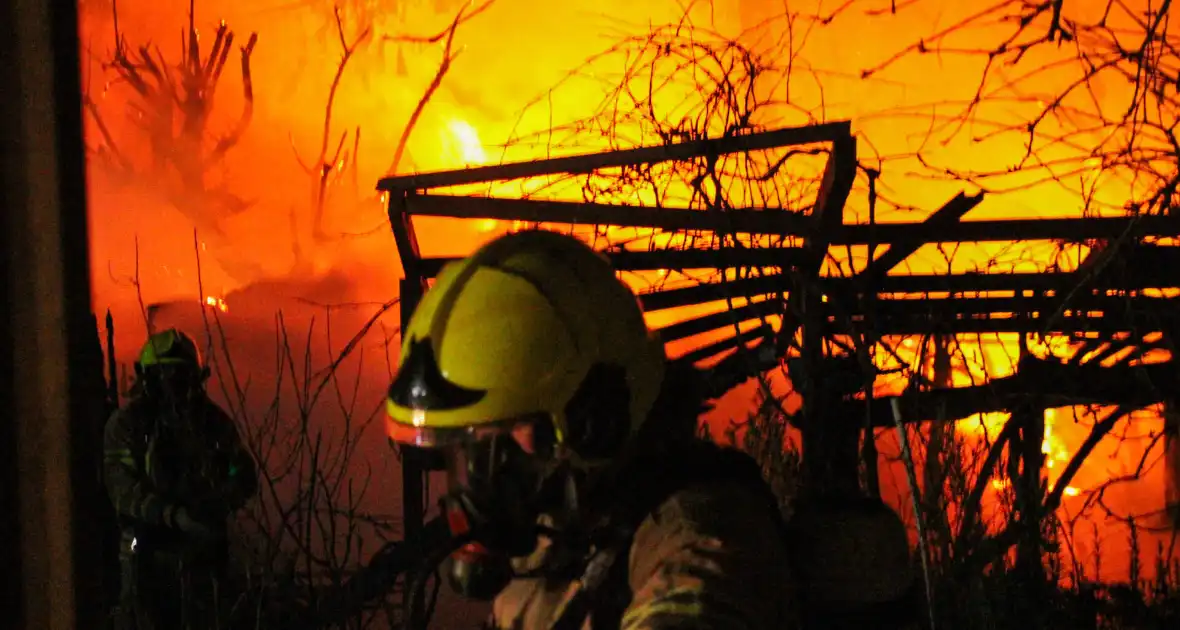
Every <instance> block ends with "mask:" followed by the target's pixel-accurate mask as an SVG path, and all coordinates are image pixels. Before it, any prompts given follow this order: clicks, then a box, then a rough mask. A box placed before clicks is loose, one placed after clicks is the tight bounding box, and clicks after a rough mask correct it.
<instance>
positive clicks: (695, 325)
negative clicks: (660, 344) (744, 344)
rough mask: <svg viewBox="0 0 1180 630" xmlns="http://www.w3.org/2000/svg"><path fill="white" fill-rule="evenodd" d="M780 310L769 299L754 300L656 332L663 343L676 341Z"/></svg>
mask: <svg viewBox="0 0 1180 630" xmlns="http://www.w3.org/2000/svg"><path fill="white" fill-rule="evenodd" d="M781 310H782V305H781V304H775V303H772V302H771V301H767V302H755V303H753V304H746V305H744V306H739V307H737V308H732V309H728V310H724V311H721V312H719V313H711V314H709V315H702V316H700V317H694V318H692V319H688V320H685V321H682V322H677V323H675V324H669V325H668V326H665V327H663V328H660V329H659V330H658V331H657V332H659V334H660V338H661V339H663V340H664V342H665V343H667V342H670V341H677V340H680V339H688V338H689V337H693V336H696V335H699V334H701V333H706V332H709V331H711V330H718V329H720V328H726V327H732V326H736V325H738V324H740V323H742V322H745V321H750V320H753V319H760V318H762V317H766V316H769V315H775V314H777V313H778V312H780V311H781Z"/></svg>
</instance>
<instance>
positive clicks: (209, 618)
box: [103, 329, 257, 630]
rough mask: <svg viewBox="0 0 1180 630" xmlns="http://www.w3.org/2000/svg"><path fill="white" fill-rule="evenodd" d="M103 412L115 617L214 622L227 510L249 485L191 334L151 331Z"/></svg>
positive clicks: (247, 469) (129, 621)
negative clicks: (115, 534)
mask: <svg viewBox="0 0 1180 630" xmlns="http://www.w3.org/2000/svg"><path fill="white" fill-rule="evenodd" d="M135 372H136V382H135V385H134V387H133V390H132V398H131V400H130V401H129V402H128V403H127V405H126V406H125V407H124V408H122V409H120V410H118V411H116V412H115V413H114V414H113V415H112V416H111V418H110V419H109V420H108V421H107V424H106V429H105V433H104V439H103V442H104V444H103V447H104V482H105V484H106V489H107V494H108V495H109V497H110V499H111V502H112V503H113V504H114V505H115V510H116V511H117V513H118V515H119V519H120V525H121V528H122V542H121V547H120V563H121V567H122V588H121V590H120V603H119V610H118V613H117V620H118V624H119V625H120V627H123V628H138V629H140V630H145V629H167V630H171V629H185V628H197V629H203V628H212V627H214V623H215V622H214V616H215V615H217V614H218V613H217V599H218V593H217V591H218V588H219V587H220V585H221V583H222V579H223V576H224V571H225V564H226V559H227V558H226V556H227V553H228V548H227V538H226V528H227V520H228V518H229V517H230V515H231V514H233V513H234V512H235V511H237V510H238V509H239V508H241V507H242V506H243V505H244V504H245V502H246V501H247V500H248V499H250V498H251V497H252V496H253V495H254V493H255V492H256V491H257V477H256V467H255V463H254V460H253V458H252V457H251V456H250V454H249V452H248V451H247V450H246V449H245V448H244V447H243V445H242V443H241V440H240V439H239V436H238V432H237V430H236V429H235V427H234V423H233V420H232V419H231V418H230V417H229V416H228V415H227V414H226V413H225V412H224V411H223V410H222V409H221V408H219V407H218V406H217V405H216V404H214V403H213V402H212V401H211V400H209V398H208V397H207V395H206V393H205V387H204V383H205V381H206V379H207V378H208V376H209V371H208V369H207V368H205V367H204V366H203V365H202V364H201V357H200V353H199V351H198V350H197V346H196V344H195V343H194V341H193V339H192V338H191V337H189V336H188V335H186V334H184V333H183V332H180V331H177V330H175V329H169V330H165V331H163V332H160V333H157V334H154V335H152V336H151V337H150V338H149V339H148V341H147V343H145V344H144V346H143V349H142V351H141V352H140V354H139V360H138V361H137V362H136V364H135Z"/></svg>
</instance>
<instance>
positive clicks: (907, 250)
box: [856, 192, 983, 286]
mask: <svg viewBox="0 0 1180 630" xmlns="http://www.w3.org/2000/svg"><path fill="white" fill-rule="evenodd" d="M980 201H983V193H980V194H978V195H975V196H973V197H968V196H967V195H965V194H963V193H961V192H960V193H959V194H957V195H955V196H954V198H953V199H951V200H950V201H948V202H946V203H945V204H943V206H942V207H941V208H939V209H938V210H936V211H935V212H934V213H933V214H931V215H930V216H929V217H927V218H926V220H925V221H923V222H922V225H923V226H924V227H926V229H928V230H930V229H945V228H947V227H950V226H952V225H954V224H955V223H958V222H959V220H960V219H962V218H963V215H965V214H967V213H968V212H970V211H971V210H973V209H975V207H976V206H978V205H979V202H980ZM926 242H927V241H924V240H922V239H921V238H917V237H914V236H912V235H911V236H910V238H909V239H906V240H898V241H894V242H892V243H890V244H889V249H887V250H885V253H884V254H881V255H880V256H878V257H877V258H875V259H874V260H873V261H872V262H870V263H869V264H868V266H867V267H865V269H864V270H862V271H861V272H860V273H858V274H857V275H856V277H857V278H858V279H860V280H862V281H863V282H864V283H865V284H866V285H869V286H871V285H873V284H875V283H876V282H878V281H879V280H880V279H881V278H883V277H885V276H886V275H887V274H888V273H889V272H890V271H892V270H893V268H894V267H896V266H898V265H900V264H901V263H902V261H904V260H905V259H906V258H909V257H910V256H911V255H913V253H914V252H916V251H918V250H919V249H920V248H921V247H922V246H923V245H925V244H926Z"/></svg>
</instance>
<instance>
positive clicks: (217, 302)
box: [205, 295, 229, 313]
mask: <svg viewBox="0 0 1180 630" xmlns="http://www.w3.org/2000/svg"><path fill="white" fill-rule="evenodd" d="M205 305H206V306H212V307H213V308H216V309H217V310H219V311H221V312H222V313H228V312H229V306H228V305H227V304H226V303H225V300H223V299H221V298H219V297H213V296H212V295H208V296H205Z"/></svg>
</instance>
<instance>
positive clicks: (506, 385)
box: [387, 231, 795, 630]
mask: <svg viewBox="0 0 1180 630" xmlns="http://www.w3.org/2000/svg"><path fill="white" fill-rule="evenodd" d="M669 366H670V364H668V362H667V360H666V357H665V353H664V348H663V344H662V343H661V342H660V340H659V339H658V338H657V336H656V335H655V334H654V333H652V332H651V331H649V330H648V328H647V326H646V324H645V321H644V317H643V313H642V311H641V309H640V307H639V304H638V301H637V299H636V296H635V295H634V293H632V292H631V291H630V289H629V288H628V287H627V286H626V285H625V284H623V283H622V282H621V281H620V280H619V279H618V278H617V277H616V275H615V273H614V271H613V270H612V269H611V267H610V266H609V264H608V262H607V261H606V260H605V259H603V258H602V257H601V256H600V255H598V254H597V253H596V252H594V251H593V250H592V249H590V248H589V247H587V246H586V245H585V244H583V243H582V242H581V241H579V240H577V239H575V238H573V237H569V236H565V235H561V234H556V233H552V232H545V231H524V232H517V233H514V234H510V235H506V236H503V237H501V238H499V239H497V240H494V241H492V242H491V243H489V244H487V245H486V246H484V247H483V248H481V249H480V250H479V251H477V252H476V253H475V254H473V255H472V256H470V257H469V258H466V259H464V260H461V261H459V262H456V263H453V264H451V265H448V266H447V267H446V268H444V269H443V270H442V272H441V273H440V274H439V276H438V278H437V280H436V282H435V284H434V286H433V287H432V288H431V289H430V290H429V291H427V292H426V294H425V295H424V296H423V299H422V300H421V302H420V304H419V305H418V307H417V309H416V310H415V311H414V313H413V315H412V317H411V319H410V322H409V324H408V325H407V326H406V328H405V330H404V331H403V345H402V350H401V356H400V360H399V370H398V374H397V376H396V378H395V380H394V382H393V383H392V385H391V386H390V388H389V397H388V400H387V412H388V415H389V421H388V422H387V430H388V433H389V437H390V438H391V440H392V441H393V442H395V443H398V444H402V445H409V446H414V447H427V448H430V449H435V450H437V451H440V452H441V453H442V455H443V457H444V460H445V461H446V466H447V471H448V477H449V482H450V483H449V485H450V488H451V492H450V493H449V495H448V501H450V502H451V504H458V505H459V506H461V507H462V514H463V518H452V519H450V520H451V522H452V523H453V524H454V523H460V524H463V523H469V524H470V527H471V531H472V533H473V535H474V534H475V533H478V534H479V535H478V536H476V542H473V543H471V544H468V545H467V546H465V547H463V548H462V549H461V550H460V551H459V552H458V553H456V554H454V555H453V556H452V558H451V569H450V575H451V578H452V585H453V586H455V587H456V588H457V589H458V590H459V591H460V593H462V594H465V595H469V596H473V597H489V596H494V597H495V601H494V604H493V611H494V612H493V615H492V616H493V618H492V620H491V622H490V623H491V625H492V626H494V627H496V628H514V629H521V630H532V629H541V628H550V627H561V628H574V629H577V628H582V627H584V625H585V627H589V624H590V623H591V620H593V625H594V627H616V628H618V627H621V628H625V629H629V630H658V629H664V628H690V627H691V628H711V629H725V628H742V629H744V630H763V629H765V630H778V629H780V628H787V627H791V626H792V625H794V623H795V621H794V620H793V619H792V617H791V615H792V614H793V612H792V606H791V603H790V602H791V601H792V598H793V587H792V577H791V575H790V574H789V572H788V569H787V566H788V563H787V547H786V544H785V542H784V540H783V537H782V533H783V531H784V528H783V525H782V523H781V522H780V520H779V519H780V516H779V512H778V507H777V503H776V501H775V499H774V497H773V495H771V494H770V493H769V490H768V489H767V488H766V484H765V483H764V482H763V481H762V478H761V470H760V469H759V467H758V466H757V465H756V464H754V463H753V461H752V460H750V459H749V458H748V457H747V456H745V455H744V454H742V453H740V452H738V451H736V450H731V449H725V448H721V447H717V446H714V445H712V444H710V443H707V442H705V441H702V440H699V439H697V437H696V436H697V415H698V413H699V411H700V403H701V399H700V398H699V392H700V391H701V388H699V387H695V386H694V385H693V384H692V383H690V382H689V381H690V379H687V378H685V379H670V378H666V377H667V376H668V370H669ZM670 382H676V383H677V384H676V385H675V386H669V383H670ZM558 620H561V624H558V625H557V626H553V624H555V623H557V621H558ZM562 624H565V625H562Z"/></svg>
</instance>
